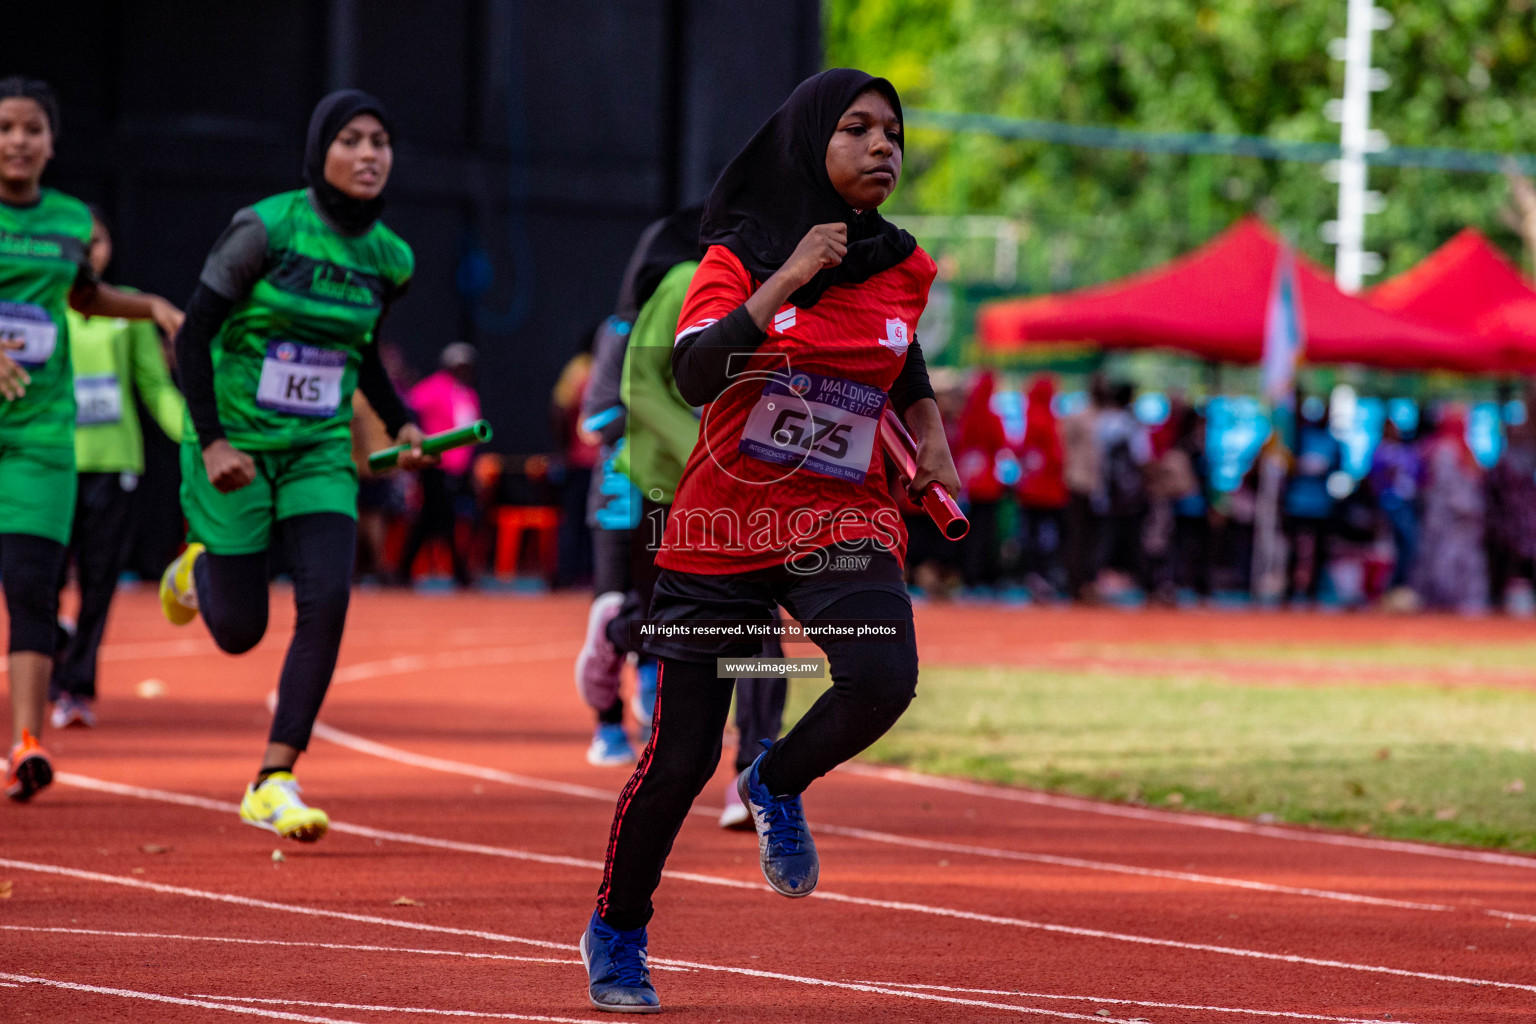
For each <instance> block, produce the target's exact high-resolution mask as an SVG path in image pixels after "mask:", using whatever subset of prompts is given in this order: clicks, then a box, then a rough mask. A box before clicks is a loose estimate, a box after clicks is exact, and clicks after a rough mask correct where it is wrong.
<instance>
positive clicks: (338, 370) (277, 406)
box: [256, 341, 347, 419]
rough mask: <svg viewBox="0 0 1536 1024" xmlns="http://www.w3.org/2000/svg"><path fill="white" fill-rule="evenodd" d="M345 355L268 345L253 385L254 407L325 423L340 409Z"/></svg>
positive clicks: (292, 343)
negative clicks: (259, 371)
mask: <svg viewBox="0 0 1536 1024" xmlns="http://www.w3.org/2000/svg"><path fill="white" fill-rule="evenodd" d="M346 368H347V354H346V353H345V352H340V351H337V350H336V349H329V348H315V347H314V346H312V345H301V344H300V343H298V342H296V341H274V342H272V343H270V344H269V345H267V358H266V359H264V360H262V363H261V381H260V382H259V383H258V384H257V385H256V404H257V405H259V406H260V407H261V408H263V409H271V410H273V411H275V412H286V413H291V414H292V415H294V416H314V417H316V418H318V419H324V418H326V417H328V416H334V415H336V410H337V409H339V408H341V375H342V373H343V372H345V370H346Z"/></svg>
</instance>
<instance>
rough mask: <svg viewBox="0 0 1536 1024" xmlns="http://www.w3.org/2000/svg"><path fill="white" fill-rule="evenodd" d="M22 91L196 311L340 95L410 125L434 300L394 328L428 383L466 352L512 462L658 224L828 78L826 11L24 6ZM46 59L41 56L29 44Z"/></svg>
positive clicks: (752, 0) (159, 277)
mask: <svg viewBox="0 0 1536 1024" xmlns="http://www.w3.org/2000/svg"><path fill="white" fill-rule="evenodd" d="M11 7H13V8H15V9H14V10H12V9H10V8H8V9H7V12H6V25H7V36H8V39H7V45H6V46H5V47H3V49H0V53H3V56H0V75H5V74H14V73H24V74H29V75H35V76H38V77H42V78H46V79H48V80H49V81H50V82H52V84H53V85H54V87H55V88H56V90H57V91H58V92H59V94H60V98H61V101H62V103H63V106H64V135H63V137H62V139H61V140H60V145H59V150H58V156H57V159H56V160H55V162H54V164H53V166H52V167H51V168H50V170H49V175H48V182H49V183H50V184H53V185H55V186H57V187H59V188H62V189H64V190H66V191H69V192H72V193H74V194H76V195H79V196H80V197H81V198H84V199H88V200H93V201H97V202H100V203H102V204H103V205H104V206H105V208H106V209H107V212H108V214H109V216H110V217H111V219H112V220H113V222H114V227H115V229H116V234H117V236H118V237H117V242H118V246H117V262H116V264H115V266H114V269H113V273H112V274H111V275H110V276H112V277H113V278H115V279H116V280H119V281H122V282H124V283H130V284H133V285H136V286H139V287H143V288H149V289H153V290H156V291H161V292H164V293H165V294H166V295H168V296H170V297H172V298H175V299H177V300H184V299H185V297H186V296H187V294H189V293H190V291H191V289H192V286H193V285H194V283H195V281H196V277H197V271H198V267H199V266H200V265H201V262H202V258H203V256H204V254H205V253H206V251H207V248H208V246H209V245H210V244H211V243H212V241H213V239H214V238H215V237H216V236H217V235H218V233H219V231H220V230H221V229H222V227H223V225H224V224H225V223H226V222H227V221H228V219H229V216H230V214H232V213H233V212H234V210H235V209H236V208H238V207H239V206H241V205H244V204H246V203H250V202H252V201H254V200H256V199H259V198H261V197H262V196H265V195H269V194H271V193H273V192H277V191H281V190H283V189H287V188H293V187H296V186H297V185H298V183H299V172H300V161H301V157H302V151H303V135H304V129H305V125H306V123H307V121H308V117H309V111H310V109H311V107H312V105H313V104H314V102H315V100H317V99H318V98H319V97H320V96H321V95H323V94H324V92H325V91H326V90H327V89H328V88H331V87H333V86H335V85H337V84H354V85H357V86H359V87H361V88H366V89H368V90H370V91H373V92H375V93H377V94H379V96H380V97H381V98H382V99H383V100H384V101H385V103H386V104H388V105H389V107H390V109H391V111H392V114H393V116H394V118H395V121H396V134H397V147H396V169H395V176H394V178H393V180H392V181H391V184H390V191H389V209H388V211H387V212H386V214H385V219H386V221H387V222H388V223H389V224H390V225H391V226H392V227H394V228H395V229H396V230H397V231H399V232H400V234H401V235H402V236H404V237H405V238H406V240H407V241H409V242H410V243H411V245H412V246H413V247H414V248H415V250H416V257H417V278H416V281H415V283H414V285H413V287H412V290H411V293H410V294H409V295H408V296H407V298H406V299H405V300H404V301H402V302H401V303H400V304H399V306H398V308H397V310H396V311H395V313H394V314H393V315H392V316H391V318H390V322H389V324H388V325H387V327H386V329H385V335H386V339H387V340H389V341H391V342H393V343H395V344H398V345H399V346H401V347H402V349H403V350H404V351H405V353H406V355H407V357H408V359H409V361H410V362H411V363H412V364H413V365H414V366H415V368H417V369H418V370H420V371H426V370H429V369H430V368H431V367H432V365H433V362H434V359H435V354H436V352H437V351H438V349H440V348H441V347H442V345H444V344H446V343H448V342H450V341H453V340H456V339H460V338H463V339H466V340H469V341H472V342H474V343H476V344H477V345H479V346H480V349H481V351H482V356H483V362H482V367H483V372H482V375H481V390H482V393H483V397H484V402H485V406H486V411H487V414H488V415H489V416H490V418H491V419H492V421H493V422H494V424H495V426H496V432H497V441H496V447H498V448H500V449H502V450H504V451H510V452H535V451H547V450H550V449H551V448H552V447H553V443H554V442H553V439H552V438H551V437H550V436H549V432H548V425H547V422H546V419H547V417H546V412H545V410H546V407H547V403H548V395H549V390H550V388H551V386H552V385H553V383H554V380H555V377H556V375H557V374H558V373H559V370H560V368H561V366H563V365H564V363H565V361H566V360H567V359H568V358H569V357H570V356H571V354H572V353H573V352H574V351H575V350H576V347H577V344H578V334H579V331H580V328H581V327H583V326H585V325H589V324H591V323H593V322H595V321H596V320H598V319H599V318H601V317H602V316H604V315H606V314H607V313H608V312H610V311H611V306H612V304H613V300H614V296H615V294H616V292H617V288H618V277H619V274H620V272H621V271H622V269H623V266H624V263H625V261H626V259H627V258H628V255H629V249H630V247H631V246H632V245H633V243H634V240H635V238H636V237H637V236H638V235H639V233H640V230H641V229H642V228H643V227H644V225H645V224H646V223H647V222H648V221H649V220H651V219H652V218H654V217H656V216H660V215H661V214H663V213H666V212H668V211H669V210H670V209H671V208H672V206H673V205H674V204H677V203H680V202H689V201H697V200H699V199H701V198H702V197H703V196H704V194H705V193H706V192H707V191H708V188H709V185H710V184H711V183H712V182H713V180H714V176H715V175H716V174H717V173H718V172H719V170H720V168H721V167H722V166H723V165H724V164H725V162H726V161H727V160H728V159H729V158H730V156H731V154H733V153H734V152H735V151H736V149H737V148H739V147H740V146H741V144H742V143H743V142H745V141H746V139H747V138H748V136H749V135H750V134H751V132H752V130H753V129H754V128H755V127H756V126H757V125H758V124H759V123H760V122H761V121H762V120H763V118H765V117H766V116H767V115H768V114H769V113H771V112H772V110H773V109H774V108H775V107H776V106H777V105H778V104H779V103H780V102H781V101H782V100H783V99H784V97H785V96H787V95H788V93H789V91H790V89H792V88H793V87H794V85H795V83H796V82H798V81H799V80H800V79H801V78H803V77H805V76H806V75H809V74H812V73H814V72H815V70H816V69H817V67H818V66H819V59H820V54H819V11H818V8H817V4H816V2H815V0H773V2H768V0H559V2H555V0H441V2H433V3H421V2H419V0H323V2H322V0H260V2H256V0H219V2H215V3H193V2H188V0H182V2H172V0H62V2H55V3H50V4H41V3H33V4H26V5H23V4H13V5H11ZM18 40H25V45H15V43H16V41H18Z"/></svg>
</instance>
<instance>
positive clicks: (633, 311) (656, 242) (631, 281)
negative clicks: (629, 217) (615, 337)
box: [614, 206, 704, 323]
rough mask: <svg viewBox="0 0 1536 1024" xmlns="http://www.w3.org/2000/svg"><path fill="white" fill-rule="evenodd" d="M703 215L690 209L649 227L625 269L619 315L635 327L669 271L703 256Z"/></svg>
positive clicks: (693, 207)
mask: <svg viewBox="0 0 1536 1024" xmlns="http://www.w3.org/2000/svg"><path fill="white" fill-rule="evenodd" d="M703 213H704V207H702V206H688V207H684V208H683V209H681V210H678V211H677V212H676V213H674V214H672V215H670V216H667V217H662V218H661V219H660V220H653V221H651V223H649V224H647V225H646V228H645V230H644V231H642V232H640V241H638V242H636V243H635V251H634V252H633V253H631V254H630V257H629V264H628V265H627V266H626V267H625V268H624V279H623V281H622V282H620V284H619V304H618V306H617V307H616V308H615V309H614V313H615V315H617V316H618V317H619V318H621V319H623V320H628V321H629V322H630V323H634V321H635V318H637V317H638V316H639V315H640V309H641V307H642V306H644V305H645V304H646V303H647V302H649V301H650V299H651V296H652V295H654V294H655V293H656V289H657V288H658V287H660V285H661V279H662V278H664V277H666V276H667V272H668V271H670V270H671V269H672V268H673V267H675V266H677V265H678V264H679V263H687V262H688V261H689V260H696V259H699V258H700V257H701V256H703V254H704V253H703V250H702V249H700V248H699V218H700V217H701V216H703Z"/></svg>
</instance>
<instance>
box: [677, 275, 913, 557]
mask: <svg viewBox="0 0 1536 1024" xmlns="http://www.w3.org/2000/svg"><path fill="white" fill-rule="evenodd" d="M937 270H938V268H937V267H936V266H935V265H934V262H933V259H932V258H931V257H929V255H928V254H927V253H926V252H924V251H923V250H922V249H917V250H916V251H914V252H913V253H912V255H911V256H909V257H907V259H905V260H903V261H902V262H901V263H899V264H897V265H896V266H894V267H892V268H890V269H889V270H885V271H882V272H881V273H879V274H876V275H875V276H874V277H872V278H870V279H869V280H867V281H865V282H863V283H862V284H856V285H838V286H835V287H833V288H830V289H828V290H827V291H826V292H825V293H824V294H823V295H822V297H821V300H820V301H819V302H817V303H816V305H815V306H813V307H811V308H810V309H800V308H798V307H796V306H794V305H793V304H786V305H785V306H784V307H783V308H781V309H780V310H778V312H776V313H775V314H774V317H773V321H772V323H771V324H770V325H769V327H768V337H767V339H766V340H765V341H764V342H763V344H762V345H761V346H760V347H759V348H758V349H757V351H756V352H755V353H753V354H752V355H750V356H746V355H743V356H738V357H735V358H736V359H737V364H733V365H732V366H731V368H730V369H731V374H732V382H731V384H730V385H729V386H728V387H727V388H726V390H725V392H724V393H723V394H721V395H720V397H718V398H717V399H715V400H714V401H713V402H711V403H710V404H709V405H706V406H705V407H704V409H703V415H702V422H701V425H700V426H701V429H700V431H699V440H698V443H697V444H696V445H694V449H693V454H692V455H691V456H689V459H688V465H687V466H686V467H684V469H683V476H682V480H681V481H680V482H679V483H678V487H677V497H676V500H675V501H674V503H673V505H672V513H671V515H670V516H669V517H668V519H667V526H666V534H665V537H664V539H663V542H662V548H661V551H660V553H659V554H658V555H657V558H656V564H657V565H659V566H661V567H662V568H663V569H673V570H679V571H682V572H694V573H702V574H705V575H724V574H727V573H740V572H750V571H752V570H755V569H764V568H768V567H770V566H775V565H782V564H784V563H785V561H786V559H788V558H791V557H794V556H796V555H800V554H804V553H806V552H810V551H815V550H818V549H820V548H824V547H827V546H829V545H831V544H834V543H839V542H842V543H848V542H853V541H859V540H867V539H874V540H876V541H878V542H879V543H880V544H882V545H883V546H885V547H887V548H889V549H890V550H891V551H892V552H893V553H895V555H896V557H897V558H898V559H900V558H901V557H902V556H903V553H904V551H905V548H906V530H905V528H904V527H903V525H902V521H901V515H900V513H899V512H898V510H897V508H896V505H895V502H894V501H893V500H892V498H891V494H890V482H888V481H887V479H886V475H885V458H884V455H883V454H882V450H881V448H880V444H879V440H878V428H879V422H880V413H881V411H882V410H883V409H884V407H885V404H886V400H887V394H886V393H887V392H888V391H889V389H890V387H891V385H892V384H894V383H895V382H896V378H897V377H898V376H899V375H900V373H901V368H902V366H903V365H905V363H906V360H907V347H908V346H909V345H910V344H911V341H912V339H913V337H915V331H916V328H917V321H918V318H919V317H920V316H921V315H922V313H923V308H924V307H925V306H926V305H927V304H928V288H929V286H930V285H931V284H932V283H933V278H934V275H935V274H936V273H937ZM756 289H757V282H755V281H754V280H753V279H752V277H751V275H750V274H748V273H747V271H746V269H745V268H744V267H742V265H741V261H740V260H738V259H737V258H736V256H735V255H734V254H733V253H732V252H731V251H730V250H729V249H727V248H725V247H724V246H718V245H717V246H711V247H710V249H709V252H707V253H706V254H705V256H704V259H703V261H702V262H701V263H700V264H699V269H698V271H697V273H695V274H694V276H693V283H692V285H691V286H690V287H689V289H688V297H687V298H686V299H685V300H684V302H683V312H682V316H681V317H680V318H679V320H678V339H679V340H681V339H682V338H685V337H687V336H688V335H690V334H693V333H696V332H698V331H701V330H703V329H704V328H706V327H708V326H709V325H710V324H712V323H715V322H716V321H718V320H722V319H724V318H725V316H726V315H727V314H729V313H730V312H731V311H732V310H734V309H736V307H738V306H740V305H741V304H742V303H744V302H746V301H747V299H748V298H749V297H751V295H752V293H753V292H754V291H756ZM738 364H739V365H738Z"/></svg>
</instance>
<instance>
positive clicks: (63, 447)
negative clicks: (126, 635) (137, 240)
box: [0, 78, 181, 800]
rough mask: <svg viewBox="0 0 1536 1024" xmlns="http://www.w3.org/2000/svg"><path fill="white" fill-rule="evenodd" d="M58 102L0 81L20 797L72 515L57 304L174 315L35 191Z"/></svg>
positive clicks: (14, 713) (0, 246) (31, 756)
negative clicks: (111, 274)
mask: <svg viewBox="0 0 1536 1024" xmlns="http://www.w3.org/2000/svg"><path fill="white" fill-rule="evenodd" d="M58 131H59V108H58V102H57V101H56V100H55V99H54V96H53V92H52V90H50V89H49V88H48V86H47V85H46V84H45V83H43V82H39V81H36V80H33V79H25V78H6V79H0V579H3V580H4V589H5V605H6V611H7V612H8V614H9V616H10V638H9V669H10V672H9V675H10V689H11V744H12V745H11V751H10V756H9V757H8V758H7V759H6V773H5V792H6V795H7V796H9V797H10V798H11V799H13V800H28V799H31V797H32V796H33V794H35V793H36V792H37V791H38V790H40V789H42V788H43V787H44V786H46V785H48V783H49V782H51V781H53V766H52V764H51V762H50V761H49V759H48V754H47V753H46V752H45V751H44V750H43V748H42V747H41V746H39V745H38V741H37V738H38V736H40V735H41V733H42V728H43V713H44V710H45V708H46V704H47V697H48V678H49V676H50V675H51V674H52V671H53V655H54V648H55V645H56V643H57V637H56V632H55V631H56V630H57V628H58V627H57V619H58V610H59V574H60V572H61V571H62V569H63V566H64V551H65V548H64V545H65V544H66V543H67V542H68V540H69V532H70V525H71V522H72V520H73V518H74V511H75V387H74V378H73V374H72V372H71V369H70V356H69V326H68V324H67V323H66V321H65V318H64V310H65V307H66V306H69V307H73V308H74V309H76V310H79V311H80V312H81V313H85V314H87V315H88V316H106V317H122V318H125V319H129V320H154V321H155V323H157V324H159V325H160V328H161V329H162V330H164V331H166V332H167V333H175V331H176V330H177V328H179V327H180V326H181V312H180V310H178V309H177V308H176V307H175V306H173V305H171V304H170V303H169V302H167V301H165V300H164V299H162V298H160V297H159V296H158V295H144V294H130V293H127V292H121V291H118V290H117V289H115V288H111V287H109V286H107V285H104V284H101V283H100V282H98V281H97V279H96V275H95V273H94V272H93V271H92V269H91V265H90V261H89V258H88V256H87V250H88V247H89V245H90V239H91V213H90V210H89V209H87V208H86V205H85V204H84V203H82V202H80V201H79V200H78V199H74V198H71V197H70V196H66V195H64V194H63V193H62V192H57V191H55V190H53V189H51V188H43V187H42V177H43V170H44V169H45V168H46V167H47V166H48V161H49V160H51V159H52V158H53V143H54V140H55V139H56V138H57V137H58Z"/></svg>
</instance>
